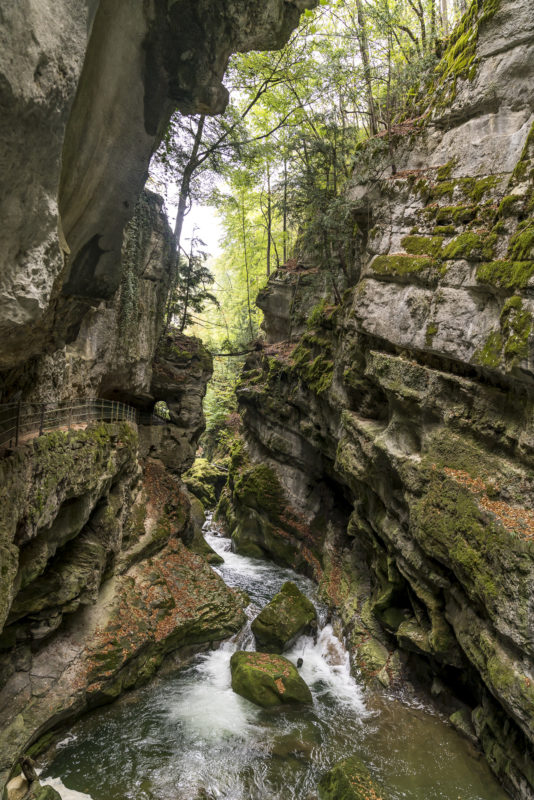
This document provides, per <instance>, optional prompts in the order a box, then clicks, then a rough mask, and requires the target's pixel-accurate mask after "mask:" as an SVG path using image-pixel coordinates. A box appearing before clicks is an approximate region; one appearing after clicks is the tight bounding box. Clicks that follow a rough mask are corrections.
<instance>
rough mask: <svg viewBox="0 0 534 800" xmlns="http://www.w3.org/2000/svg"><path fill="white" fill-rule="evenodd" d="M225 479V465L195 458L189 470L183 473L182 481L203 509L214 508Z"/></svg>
mask: <svg viewBox="0 0 534 800" xmlns="http://www.w3.org/2000/svg"><path fill="white" fill-rule="evenodd" d="M227 477H228V469H227V466H226V465H225V464H222V463H211V462H209V461H208V460H207V459H205V458H197V459H196V461H195V462H194V464H193V466H192V467H191V469H190V470H189V471H188V472H186V473H184V475H183V476H182V480H183V482H184V483H185V485H186V486H187V488H188V489H189V491H190V492H191V494H193V495H194V496H195V497H197V498H198V499H199V500H200V502H201V503H202V505H203V506H204V508H215V506H216V505H217V499H218V497H219V495H220V493H221V491H222V489H223V486H224V484H225V483H226V478H227Z"/></svg>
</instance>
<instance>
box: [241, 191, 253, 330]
mask: <svg viewBox="0 0 534 800" xmlns="http://www.w3.org/2000/svg"><path fill="white" fill-rule="evenodd" d="M241 223H242V229H243V255H244V259H245V275H246V279H247V309H248V326H249V329H250V339H251V340H252V339H253V338H254V331H253V328H252V312H251V310H250V283H249V276H248V257H247V229H246V224H245V193H244V191H241Z"/></svg>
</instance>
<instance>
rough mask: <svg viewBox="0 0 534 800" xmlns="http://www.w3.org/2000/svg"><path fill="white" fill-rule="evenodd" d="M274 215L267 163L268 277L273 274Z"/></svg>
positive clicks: (269, 172)
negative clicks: (272, 239)
mask: <svg viewBox="0 0 534 800" xmlns="http://www.w3.org/2000/svg"><path fill="white" fill-rule="evenodd" d="M272 228H273V216H272V207H271V171H270V169H269V164H267V277H269V275H270V274H271V237H272Z"/></svg>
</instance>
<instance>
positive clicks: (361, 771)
mask: <svg viewBox="0 0 534 800" xmlns="http://www.w3.org/2000/svg"><path fill="white" fill-rule="evenodd" d="M318 789H319V798H320V800H387V798H386V797H385V795H384V794H382V793H381V791H380V789H379V788H378V786H377V785H376V784H375V782H374V781H373V779H372V778H371V776H370V774H369V770H368V769H367V767H366V766H365V764H363V762H362V761H360V759H359V758H358V757H357V756H350V758H345V759H344V760H343V761H338V763H337V764H334V766H333V767H332V769H331V770H329V772H327V773H326V775H323V777H322V778H321V781H320V783H319V786H318Z"/></svg>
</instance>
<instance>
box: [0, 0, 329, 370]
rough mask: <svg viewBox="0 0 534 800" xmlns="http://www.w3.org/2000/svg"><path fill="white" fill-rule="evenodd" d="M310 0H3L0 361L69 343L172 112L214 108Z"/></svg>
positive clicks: (96, 296) (115, 280) (114, 271)
mask: <svg viewBox="0 0 534 800" xmlns="http://www.w3.org/2000/svg"><path fill="white" fill-rule="evenodd" d="M315 4H316V3H315V0H291V2H286V0H269V2H267V3H265V2H259V1H258V0H246V2H244V3H243V2H240V3H237V2H235V0H203V1H202V2H198V1H197V0H195V2H192V0H178V1H177V2H167V1H166V0H149V2H146V3H134V4H131V3H127V2H123V0H121V2H116V1H115V0H91V2H87V1H85V2H82V0H62V2H60V3H59V5H58V4H56V5H55V6H54V8H53V10H52V9H51V7H49V6H47V5H46V4H44V5H43V3H41V2H39V1H38V0H24V2H23V3H19V2H15V0H8V2H7V3H4V4H3V7H2V11H1V16H0V37H1V44H2V47H1V48H0V106H1V108H2V115H1V117H2V120H1V122H0V125H1V128H0V134H1V137H2V141H3V149H2V170H1V172H2V175H1V178H0V181H1V184H0V195H1V197H2V200H1V203H2V205H1V206H0V213H1V215H2V219H3V220H4V223H5V224H4V225H3V229H2V232H1V234H0V236H1V239H0V252H1V256H0V257H1V259H2V260H1V262H0V274H1V276H2V278H1V284H0V302H1V305H2V319H1V322H0V333H1V338H2V346H1V349H0V368H2V369H5V368H8V367H12V366H14V365H16V364H20V363H21V362H23V361H25V360H27V359H28V358H29V357H30V356H33V355H36V354H39V353H41V352H42V351H43V350H44V349H50V348H54V344H57V343H60V344H62V343H64V342H65V341H67V342H70V341H72V340H73V339H74V338H75V337H76V335H77V333H78V330H79V327H80V324H81V322H82V320H83V319H84V317H85V315H86V313H87V311H88V309H89V308H90V307H93V306H94V305H95V304H97V303H98V302H100V301H101V300H109V299H110V298H111V297H112V296H113V295H114V293H115V292H116V290H117V288H118V286H119V281H120V266H119V265H120V251H121V246H122V239H123V230H124V227H125V225H126V223H127V222H128V221H129V220H130V219H131V217H132V214H133V211H134V207H135V204H136V202H137V199H138V197H139V194H140V192H141V190H142V188H143V185H144V183H145V181H146V177H147V169H148V162H149V159H150V156H151V154H152V152H153V150H154V147H155V146H156V145H157V143H158V137H159V135H161V132H162V130H163V127H164V126H165V124H166V122H167V121H168V118H169V116H170V114H171V112H172V111H173V110H174V109H175V108H176V107H178V108H180V109H181V110H182V111H184V112H186V113H193V112H198V111H202V112H205V113H217V112H220V111H222V110H223V109H224V106H225V103H226V91H225V89H224V88H223V86H222V84H221V80H222V77H223V73H224V70H225V68H226V64H227V61H228V57H229V56H230V54H231V53H232V52H235V51H236V50H247V49H252V48H256V49H259V48H269V47H270V48H274V47H279V46H280V45H281V44H282V43H283V42H284V41H285V40H286V38H287V37H288V35H289V33H290V31H291V30H292V28H294V27H295V25H296V24H297V22H298V18H299V14H300V11H301V10H302V9H303V8H306V7H312V6H313V5H315Z"/></svg>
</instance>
